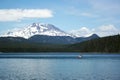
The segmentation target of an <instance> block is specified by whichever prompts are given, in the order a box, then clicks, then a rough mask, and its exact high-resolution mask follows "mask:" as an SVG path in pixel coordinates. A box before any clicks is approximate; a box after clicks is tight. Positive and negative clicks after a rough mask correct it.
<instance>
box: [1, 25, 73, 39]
mask: <svg viewBox="0 0 120 80" xmlns="http://www.w3.org/2000/svg"><path fill="white" fill-rule="evenodd" d="M34 35H47V36H72V35H70V34H68V33H66V32H64V31H62V30H60V29H58V28H57V27H55V26H54V25H52V24H41V23H33V24H31V25H29V26H27V27H24V28H20V29H16V30H11V31H8V32H7V33H5V34H3V35H1V36H2V37H8V36H11V37H23V38H26V39H28V38H30V37H32V36H34Z"/></svg>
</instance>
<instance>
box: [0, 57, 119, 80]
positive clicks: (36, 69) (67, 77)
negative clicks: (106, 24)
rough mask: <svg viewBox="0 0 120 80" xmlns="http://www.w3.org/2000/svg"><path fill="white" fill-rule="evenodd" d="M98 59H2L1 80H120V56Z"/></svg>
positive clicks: (0, 61) (0, 63)
mask: <svg viewBox="0 0 120 80" xmlns="http://www.w3.org/2000/svg"><path fill="white" fill-rule="evenodd" d="M90 56H91V57H90ZM95 56H96V55H95ZM95 56H94V57H93V56H92V55H89V56H88V55H87V56H86V55H83V57H85V58H82V59H73V58H71V59H70V58H69V59H60V58H54V59H49V58H48V59H47V58H46V59H42V58H41V59H38V58H37V59H35V58H33V59H32V58H30V59H28V58H27V59H23V58H22V59H20V58H19V59H17V58H0V80H120V75H119V74H120V68H119V66H120V55H118V56H117V57H116V55H111V56H108V55H102V56H101V55H99V57H95ZM97 56H98V55H97ZM106 56H107V57H106ZM92 57H93V58H92Z"/></svg>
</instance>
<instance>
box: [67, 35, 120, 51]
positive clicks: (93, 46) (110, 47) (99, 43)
mask: <svg viewBox="0 0 120 80" xmlns="http://www.w3.org/2000/svg"><path fill="white" fill-rule="evenodd" d="M68 48H69V49H71V51H77V52H118V53H120V35H115V36H108V37H103V38H97V39H92V40H88V41H84V42H81V43H76V44H73V45H70V46H69V47H68Z"/></svg>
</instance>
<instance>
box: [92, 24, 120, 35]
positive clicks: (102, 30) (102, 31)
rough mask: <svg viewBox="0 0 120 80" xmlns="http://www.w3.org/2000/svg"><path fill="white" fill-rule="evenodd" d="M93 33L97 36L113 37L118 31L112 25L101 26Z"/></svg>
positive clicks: (119, 30)
mask: <svg viewBox="0 0 120 80" xmlns="http://www.w3.org/2000/svg"><path fill="white" fill-rule="evenodd" d="M94 33H96V34H98V35H99V36H101V37H103V36H110V35H115V34H119V33H120V29H118V28H117V27H115V26H114V25H112V24H109V25H102V26H100V27H98V28H96V29H95V31H94Z"/></svg>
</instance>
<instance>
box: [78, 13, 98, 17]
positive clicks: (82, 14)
mask: <svg viewBox="0 0 120 80" xmlns="http://www.w3.org/2000/svg"><path fill="white" fill-rule="evenodd" d="M80 15H81V16H85V17H98V15H95V14H91V13H87V12H84V13H81V14H80Z"/></svg>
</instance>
